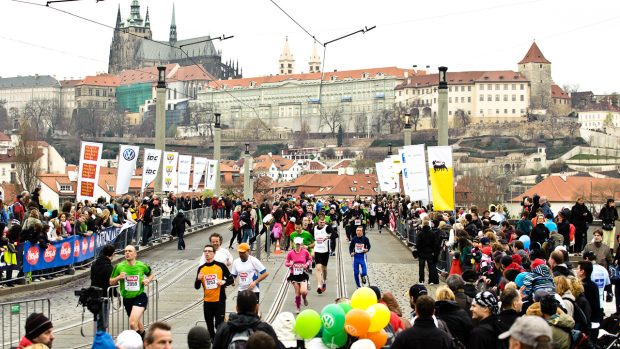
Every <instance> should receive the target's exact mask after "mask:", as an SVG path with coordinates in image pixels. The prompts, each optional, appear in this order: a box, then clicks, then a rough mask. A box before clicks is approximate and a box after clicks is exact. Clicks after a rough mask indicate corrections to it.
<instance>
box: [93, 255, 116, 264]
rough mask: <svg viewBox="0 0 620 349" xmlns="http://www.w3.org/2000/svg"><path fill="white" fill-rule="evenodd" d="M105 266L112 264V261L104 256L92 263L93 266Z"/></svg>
mask: <svg viewBox="0 0 620 349" xmlns="http://www.w3.org/2000/svg"><path fill="white" fill-rule="evenodd" d="M106 264H112V261H111V260H110V259H109V258H108V257H106V256H103V255H101V256H99V257H97V259H95V261H94V262H93V265H106Z"/></svg>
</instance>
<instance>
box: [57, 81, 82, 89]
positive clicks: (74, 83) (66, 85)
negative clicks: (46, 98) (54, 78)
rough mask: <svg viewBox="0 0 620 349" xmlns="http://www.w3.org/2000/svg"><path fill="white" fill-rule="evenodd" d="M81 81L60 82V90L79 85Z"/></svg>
mask: <svg viewBox="0 0 620 349" xmlns="http://www.w3.org/2000/svg"><path fill="white" fill-rule="evenodd" d="M80 81H81V80H60V87H61V88H71V87H75V86H76V85H78V84H79V83H80Z"/></svg>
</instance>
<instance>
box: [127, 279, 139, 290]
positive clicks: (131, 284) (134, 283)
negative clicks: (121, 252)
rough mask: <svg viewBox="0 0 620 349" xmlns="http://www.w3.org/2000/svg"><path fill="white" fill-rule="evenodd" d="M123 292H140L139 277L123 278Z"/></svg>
mask: <svg viewBox="0 0 620 349" xmlns="http://www.w3.org/2000/svg"><path fill="white" fill-rule="evenodd" d="M125 291H133V292H135V291H140V275H127V276H125Z"/></svg>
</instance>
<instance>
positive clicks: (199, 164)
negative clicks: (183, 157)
mask: <svg viewBox="0 0 620 349" xmlns="http://www.w3.org/2000/svg"><path fill="white" fill-rule="evenodd" d="M206 167H207V158H200V157H194V177H193V178H192V189H194V190H198V186H199V185H200V180H201V179H202V175H204V173H205V169H206Z"/></svg>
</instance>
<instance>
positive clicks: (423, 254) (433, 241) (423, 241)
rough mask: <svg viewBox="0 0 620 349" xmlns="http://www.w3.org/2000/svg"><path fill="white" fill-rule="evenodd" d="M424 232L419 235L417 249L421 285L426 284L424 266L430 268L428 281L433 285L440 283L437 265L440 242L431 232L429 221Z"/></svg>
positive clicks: (424, 224) (423, 228)
mask: <svg viewBox="0 0 620 349" xmlns="http://www.w3.org/2000/svg"><path fill="white" fill-rule="evenodd" d="M422 224H423V226H422V231H421V232H420V233H419V234H418V235H417V239H416V248H417V250H418V259H419V268H420V269H419V270H420V271H419V272H420V283H424V265H427V266H428V274H429V276H428V280H429V282H430V283H431V284H438V283H439V275H438V273H437V268H436V267H435V263H436V262H437V258H438V257H439V241H438V238H437V236H436V235H435V233H433V231H432V230H431V227H430V225H429V221H424V222H423V223H422Z"/></svg>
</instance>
